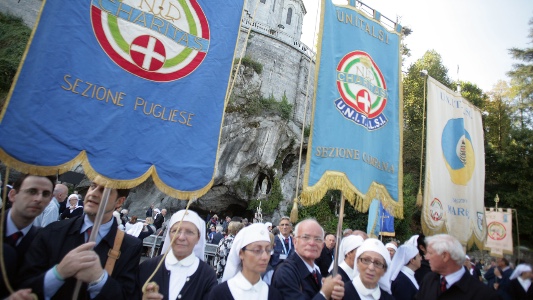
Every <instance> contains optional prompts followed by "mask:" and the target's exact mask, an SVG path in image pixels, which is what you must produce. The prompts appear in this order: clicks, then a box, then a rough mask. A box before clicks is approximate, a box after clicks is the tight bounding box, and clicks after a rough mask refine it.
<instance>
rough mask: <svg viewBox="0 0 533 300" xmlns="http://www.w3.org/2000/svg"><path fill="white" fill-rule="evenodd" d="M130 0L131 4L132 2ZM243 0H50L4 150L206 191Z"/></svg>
mask: <svg viewBox="0 0 533 300" xmlns="http://www.w3.org/2000/svg"><path fill="white" fill-rule="evenodd" d="M128 3H130V5H128ZM242 7H243V0H226V1H207V0H190V1H178V0H169V1H164V2H163V3H160V1H155V0H146V1H139V3H137V4H135V5H132V4H131V2H128V1H112V0H93V1H88V0H85V1H81V0H80V1H67V2H65V1H59V0H47V1H46V3H45V4H44V6H43V11H42V12H41V16H40V21H39V23H38V25H37V27H36V29H35V32H34V36H33V38H32V40H31V44H30V45H29V47H28V49H27V52H26V54H25V56H24V62H23V64H22V66H21V69H20V70H19V73H18V74H17V77H16V81H15V83H14V85H13V87H12V90H11V92H10V95H9V96H8V100H7V102H6V103H7V104H6V106H5V107H4V111H2V115H1V119H0V158H1V159H2V160H3V161H4V162H5V163H6V164H7V165H9V166H12V167H14V168H17V169H20V170H21V171H31V172H34V173H39V174H55V173H56V172H58V171H59V172H64V171H67V170H69V169H70V168H71V167H72V166H74V165H76V164H77V163H80V162H81V163H82V164H83V167H84V170H85V172H86V174H88V175H90V176H91V175H92V176H96V175H101V176H104V177H106V178H108V179H110V180H111V185H112V187H122V188H126V187H133V186H135V185H137V184H139V183H141V182H142V181H144V180H145V179H146V178H148V177H149V176H152V177H153V179H154V182H155V183H156V185H157V186H158V187H159V188H160V189H161V190H162V191H163V192H165V193H167V194H169V195H171V196H173V197H176V198H180V199H186V198H192V197H199V196H201V195H202V194H204V193H206V192H207V191H208V190H209V188H210V187H211V186H212V184H213V177H214V170H215V166H216V163H217V149H218V145H219V139H220V132H221V129H220V128H221V125H222V119H223V112H224V103H225V102H224V100H225V98H226V93H227V89H228V81H229V79H230V75H231V67H232V62H233V57H234V52H235V46H236V42H237V34H238V32H239V28H240V19H241V13H242Z"/></svg>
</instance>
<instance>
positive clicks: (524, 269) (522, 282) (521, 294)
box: [509, 264, 533, 300]
mask: <svg viewBox="0 0 533 300" xmlns="http://www.w3.org/2000/svg"><path fill="white" fill-rule="evenodd" d="M531 271H532V270H531V266H530V265H526V264H519V265H518V266H516V269H514V271H513V274H511V277H510V278H509V279H511V282H510V283H509V294H510V296H511V298H512V299H516V300H523V299H524V300H525V299H533V288H532V287H531V279H532V276H533V273H532V272H531Z"/></svg>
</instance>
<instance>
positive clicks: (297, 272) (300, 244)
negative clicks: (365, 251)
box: [272, 219, 344, 300]
mask: <svg viewBox="0 0 533 300" xmlns="http://www.w3.org/2000/svg"><path fill="white" fill-rule="evenodd" d="M294 235H295V243H294V250H295V251H294V252H293V253H291V254H290V255H289V257H288V258H287V259H286V260H285V262H284V263H282V264H280V265H279V266H278V268H277V269H276V271H274V275H273V277H272V286H273V287H275V288H277V289H278V290H279V291H280V293H281V294H282V295H283V296H284V298H285V299H294V300H296V299H302V300H303V299H314V300H318V299H342V298H343V297H344V282H343V281H342V278H341V276H340V275H338V274H337V276H335V277H331V276H330V277H327V278H325V279H324V281H323V282H322V276H321V275H320V271H319V269H318V267H317V266H316V265H315V259H317V258H318V257H319V256H320V251H321V250H322V247H323V246H324V238H323V237H324V229H322V227H320V225H319V224H318V223H317V221H316V220H314V219H307V220H303V221H302V222H300V223H298V225H296V228H295V230H294Z"/></svg>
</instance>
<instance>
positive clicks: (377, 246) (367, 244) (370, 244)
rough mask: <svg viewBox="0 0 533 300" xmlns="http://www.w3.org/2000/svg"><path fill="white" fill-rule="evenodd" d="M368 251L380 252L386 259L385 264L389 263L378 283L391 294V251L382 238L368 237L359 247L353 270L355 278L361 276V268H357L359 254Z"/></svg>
mask: <svg viewBox="0 0 533 300" xmlns="http://www.w3.org/2000/svg"><path fill="white" fill-rule="evenodd" d="M367 251H373V252H376V253H378V254H380V255H381V256H382V257H383V259H384V260H385V264H386V265H387V271H386V272H385V274H383V276H381V278H380V279H379V281H378V285H379V287H380V288H382V289H383V290H384V291H385V292H387V293H389V294H390V293H391V289H390V287H391V283H390V280H389V278H390V271H391V268H390V266H391V260H390V253H389V251H388V250H387V248H385V245H383V243H382V242H381V241H380V240H378V239H374V238H368V239H366V240H365V241H364V242H363V244H362V245H361V246H360V247H359V248H357V252H356V254H355V262H354V270H353V275H354V278H355V277H357V276H359V270H358V269H357V260H358V259H359V256H361V254H363V253H365V252H367Z"/></svg>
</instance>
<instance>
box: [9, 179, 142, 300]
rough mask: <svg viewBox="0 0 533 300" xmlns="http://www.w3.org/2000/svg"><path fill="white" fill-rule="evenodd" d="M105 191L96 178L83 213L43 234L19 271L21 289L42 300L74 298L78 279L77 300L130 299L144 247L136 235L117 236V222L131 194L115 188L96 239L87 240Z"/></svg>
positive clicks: (46, 229)
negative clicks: (119, 209)
mask: <svg viewBox="0 0 533 300" xmlns="http://www.w3.org/2000/svg"><path fill="white" fill-rule="evenodd" d="M104 189H105V188H104V185H103V180H102V178H100V177H97V178H96V179H95V181H93V182H92V184H91V186H90V187H89V190H88V191H87V195H86V196H85V203H84V214H83V215H81V216H77V217H74V218H71V219H68V220H65V221H60V222H55V223H52V224H50V225H49V226H47V227H46V228H43V229H42V230H41V232H40V233H39V234H38V235H37V237H36V238H35V239H34V241H33V243H32V247H31V248H30V250H28V252H27V254H26V259H25V262H24V265H23V267H22V268H21V270H20V271H19V274H18V276H19V278H20V279H21V285H20V287H23V288H31V289H32V290H33V292H34V293H36V294H37V295H38V296H39V299H44V298H50V299H71V298H72V294H73V291H74V287H75V285H76V281H77V280H80V281H81V282H82V286H81V290H80V294H79V299H131V298H132V295H133V293H134V290H135V288H136V284H135V273H136V272H137V269H138V266H139V261H140V257H141V249H142V244H141V241H140V240H139V239H137V238H135V237H133V236H130V235H127V234H126V235H124V234H123V233H117V231H118V223H117V221H116V219H115V218H113V211H114V210H115V208H116V207H119V206H121V205H122V203H123V202H124V200H125V199H126V197H127V196H128V193H129V190H126V189H123V190H120V189H119V190H117V189H112V190H111V193H110V195H109V199H108V202H107V204H106V206H105V208H104V215H103V219H102V225H101V226H100V228H99V230H98V233H97V234H96V241H95V242H86V240H88V238H89V236H90V232H91V230H92V226H93V224H94V221H95V217H96V214H97V212H98V208H99V206H100V204H101V201H102V195H103V192H104ZM117 237H118V238H117ZM121 238H122V241H120V239H121ZM118 245H120V247H119V246H118ZM93 248H94V249H93ZM117 254H118V255H117ZM106 263H107V265H106ZM109 264H113V266H109ZM104 265H105V266H106V267H105V269H104ZM108 272H109V273H108Z"/></svg>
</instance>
